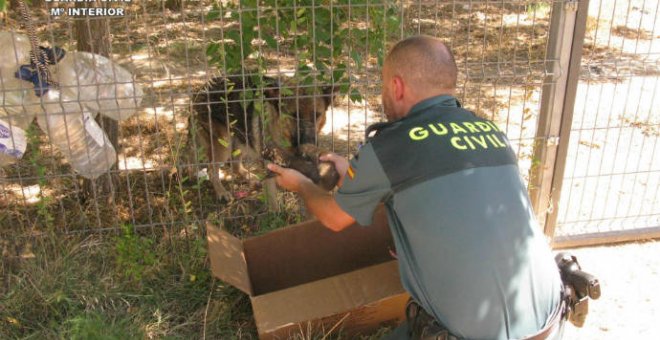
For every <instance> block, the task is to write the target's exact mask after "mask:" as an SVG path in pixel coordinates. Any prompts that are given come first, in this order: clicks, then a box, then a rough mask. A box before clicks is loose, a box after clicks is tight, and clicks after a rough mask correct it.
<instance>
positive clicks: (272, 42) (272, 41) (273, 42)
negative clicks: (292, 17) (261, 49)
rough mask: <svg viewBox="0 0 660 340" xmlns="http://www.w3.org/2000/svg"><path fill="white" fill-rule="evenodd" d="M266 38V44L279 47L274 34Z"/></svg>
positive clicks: (274, 47)
mask: <svg viewBox="0 0 660 340" xmlns="http://www.w3.org/2000/svg"><path fill="white" fill-rule="evenodd" d="M264 40H266V44H267V45H268V47H270V48H272V49H276V48H277V40H275V38H273V36H272V35H267V36H265V37H264Z"/></svg>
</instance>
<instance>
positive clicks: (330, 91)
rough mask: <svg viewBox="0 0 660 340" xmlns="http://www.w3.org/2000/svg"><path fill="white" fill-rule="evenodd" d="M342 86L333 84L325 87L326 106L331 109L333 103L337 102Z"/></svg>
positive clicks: (324, 98)
mask: <svg viewBox="0 0 660 340" xmlns="http://www.w3.org/2000/svg"><path fill="white" fill-rule="evenodd" d="M339 89H340V86H339V85H338V84H333V85H329V86H324V87H323V90H322V91H323V100H324V101H325V105H326V106H328V107H330V106H332V103H333V102H334V101H335V100H337V95H338V94H339Z"/></svg>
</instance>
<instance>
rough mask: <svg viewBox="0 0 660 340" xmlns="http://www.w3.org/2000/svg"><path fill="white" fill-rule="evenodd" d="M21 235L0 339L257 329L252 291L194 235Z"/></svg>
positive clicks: (11, 261)
mask: <svg viewBox="0 0 660 340" xmlns="http://www.w3.org/2000/svg"><path fill="white" fill-rule="evenodd" d="M270 218H271V219H277V218H280V216H276V217H272V216H271V217H270ZM23 241H24V242H27V243H29V245H28V246H26V247H24V249H29V250H28V251H25V252H23V254H21V256H15V257H8V256H5V257H3V261H2V267H0V269H2V271H1V272H2V273H3V276H2V286H1V287H0V296H2V298H0V338H2V339H201V338H209V339H256V338H257V335H256V329H255V325H254V321H253V318H252V311H251V307H250V303H249V298H248V296H247V295H245V294H243V293H242V292H240V291H238V290H237V289H235V288H233V287H231V286H228V285H226V284H224V283H222V282H221V281H218V280H215V279H214V278H213V277H212V275H211V273H210V269H209V266H208V258H207V256H206V242H205V241H204V240H203V239H202V238H201V236H199V235H192V236H186V235H185V234H180V235H178V236H166V235H159V236H157V237H154V236H145V235H140V234H139V233H137V232H134V231H133V229H132V228H130V227H124V228H123V232H122V233H121V234H120V235H119V236H117V235H92V236H87V237H80V236H77V237H76V236H68V237H63V236H59V237H55V236H54V235H50V236H49V237H39V238H35V239H32V240H29V241H26V240H23ZM16 242H18V241H16ZM386 332H387V329H382V330H380V331H379V332H378V333H376V334H374V335H372V336H367V337H364V338H365V339H377V338H380V336H381V335H382V334H384V333H386ZM297 338H299V339H321V338H327V339H343V338H344V337H342V335H341V334H340V333H337V334H335V333H333V334H307V333H305V332H302V331H301V334H300V335H299V337H297Z"/></svg>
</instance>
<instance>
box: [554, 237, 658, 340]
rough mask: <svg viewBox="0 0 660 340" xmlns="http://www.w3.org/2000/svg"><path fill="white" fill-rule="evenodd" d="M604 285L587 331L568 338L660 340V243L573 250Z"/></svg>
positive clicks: (571, 332) (568, 333)
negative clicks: (659, 320)
mask: <svg viewBox="0 0 660 340" xmlns="http://www.w3.org/2000/svg"><path fill="white" fill-rule="evenodd" d="M568 251H570V252H572V253H574V254H575V255H576V256H577V258H578V260H579V261H580V264H581V265H582V268H583V269H585V270H586V271H588V272H590V273H591V274H593V275H595V276H596V277H597V278H598V279H599V280H600V283H601V293H602V295H601V297H600V299H598V300H596V301H591V302H590V304H589V309H590V311H589V315H588V316H587V320H586V323H585V325H584V327H583V328H576V327H574V326H573V325H570V324H569V325H567V326H566V328H565V332H564V339H566V340H570V339H581V340H591V339H594V340H595V339H598V340H605V339H649V340H650V339H660V325H659V324H658V317H659V316H660V291H659V290H658V287H660V257H658V254H660V242H657V241H649V242H645V243H630V244H624V245H612V246H602V247H589V248H579V249H569V250H568Z"/></svg>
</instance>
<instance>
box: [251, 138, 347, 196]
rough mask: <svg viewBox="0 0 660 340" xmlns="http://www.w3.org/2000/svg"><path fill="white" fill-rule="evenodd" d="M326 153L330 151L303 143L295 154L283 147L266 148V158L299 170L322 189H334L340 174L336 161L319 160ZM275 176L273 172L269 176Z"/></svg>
mask: <svg viewBox="0 0 660 340" xmlns="http://www.w3.org/2000/svg"><path fill="white" fill-rule="evenodd" d="M325 153H328V152H327V151H322V150H320V149H319V148H317V147H316V146H315V145H313V144H303V145H301V146H299V147H298V149H297V150H296V152H295V153H293V154H292V153H290V152H288V151H286V150H283V149H277V148H272V149H271V148H267V149H266V150H264V158H265V159H267V160H269V161H272V162H274V163H275V164H277V165H280V166H283V167H285V168H292V169H295V170H298V171H299V172H300V173H302V174H303V175H305V176H307V177H308V178H309V179H311V180H312V182H314V183H315V184H316V185H318V186H319V187H320V188H321V189H323V190H325V191H332V190H333V189H334V188H335V187H336V186H337V183H338V182H339V177H340V176H339V172H338V171H337V169H336V168H335V165H334V163H332V162H327V161H321V160H319V157H321V155H323V154H325ZM273 176H274V174H273V173H269V175H268V177H273Z"/></svg>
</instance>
